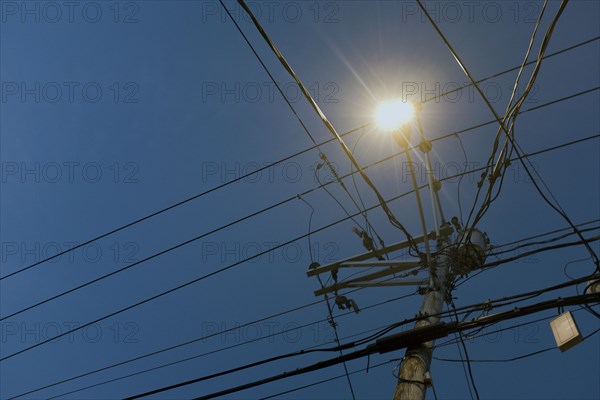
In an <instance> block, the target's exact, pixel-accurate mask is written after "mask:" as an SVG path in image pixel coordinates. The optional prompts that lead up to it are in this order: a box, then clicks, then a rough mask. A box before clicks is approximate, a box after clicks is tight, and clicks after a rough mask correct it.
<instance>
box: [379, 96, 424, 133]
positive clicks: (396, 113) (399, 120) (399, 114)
mask: <svg viewBox="0 0 600 400" xmlns="http://www.w3.org/2000/svg"><path fill="white" fill-rule="evenodd" d="M414 116H415V106H414V105H413V104H412V103H408V102H404V101H402V100H393V101H387V102H385V103H381V104H380V105H379V106H378V107H377V110H376V111H375V121H376V122H377V125H378V126H379V127H380V128H381V129H383V130H386V131H395V130H397V129H400V127H402V125H404V124H406V123H407V122H409V121H410V120H411V119H413V117H414Z"/></svg>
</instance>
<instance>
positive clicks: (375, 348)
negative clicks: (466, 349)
mask: <svg viewBox="0 0 600 400" xmlns="http://www.w3.org/2000/svg"><path fill="white" fill-rule="evenodd" d="M598 300H600V294H593V295H578V296H572V297H566V298H558V299H553V300H548V301H544V302H540V303H536V304H533V305H529V306H525V307H521V308H517V309H514V310H510V311H506V312H501V313H497V314H493V315H488V316H485V317H482V318H479V319H477V320H472V321H468V322H460V323H456V322H453V323H438V324H435V325H431V326H427V327H423V328H415V329H412V330H410V331H407V332H401V333H397V334H393V335H390V336H387V337H384V338H381V339H379V340H377V341H376V342H375V343H372V344H371V345H369V346H367V347H366V348H364V349H361V350H357V351H354V352H352V353H347V354H345V355H343V356H339V357H335V358H331V359H327V360H323V361H319V362H317V363H315V364H312V365H309V366H306V367H301V368H296V369H295V370H292V371H288V372H284V373H281V374H278V375H273V376H270V377H267V378H264V379H261V380H258V381H254V382H250V383H246V384H242V385H239V386H236V387H232V388H228V389H225V390H222V391H219V392H215V393H211V394H208V395H205V396H200V397H196V398H195V400H200V399H202V400H206V399H211V398H215V397H221V396H224V395H227V394H232V393H237V392H239V391H242V390H246V389H250V388H253V387H256V386H261V385H264V384H267V383H270V382H274V381H277V380H281V379H285V378H289V377H292V376H297V375H303V374H306V373H309V372H313V371H317V370H321V369H324V368H328V367H331V366H333V365H337V364H339V363H342V362H345V361H350V360H355V359H359V358H363V357H366V356H368V355H370V354H374V353H381V354H383V353H387V352H391V351H395V350H399V349H401V348H405V347H407V346H408V345H412V344H415V343H421V342H424V341H429V340H433V339H436V338H440V337H444V336H447V335H448V334H451V333H454V332H460V331H463V330H466V329H472V328H475V327H480V326H490V325H493V324H495V323H498V322H500V321H504V320H507V319H512V318H517V317H522V316H526V315H530V314H534V313H536V312H540V311H544V310H547V309H551V308H555V307H557V305H562V306H570V305H577V304H584V303H587V302H590V301H598ZM348 345H351V344H348ZM204 379H205V377H200V378H196V379H192V380H188V381H185V382H180V383H178V384H174V385H170V386H169V387H168V388H159V389H156V390H154V391H152V393H159V392H162V391H166V390H171V389H174V388H179V387H183V386H187V385H190V384H193V383H196V382H198V381H200V380H204ZM147 393H149V392H147ZM143 395H145V394H142V395H135V396H132V397H129V398H128V399H134V398H138V397H141V396H143Z"/></svg>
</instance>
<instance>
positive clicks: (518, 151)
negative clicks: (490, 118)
mask: <svg viewBox="0 0 600 400" xmlns="http://www.w3.org/2000/svg"><path fill="white" fill-rule="evenodd" d="M416 1H417V4H418V5H419V7H420V8H421V10H422V11H423V13H424V14H425V16H426V17H427V19H428V20H429V22H430V23H431V25H432V26H433V28H434V29H435V31H436V32H437V33H438V35H439V36H440V38H441V39H442V40H443V41H444V43H445V45H446V47H447V48H448V50H450V52H451V53H452V56H453V57H454V59H455V60H456V62H457V63H458V65H459V66H460V68H461V69H462V70H463V72H464V73H465V75H466V76H467V77H468V78H469V80H470V81H471V83H472V84H473V86H474V87H475V89H476V90H477V92H478V93H479V95H480V96H481V98H482V99H483V101H484V102H485V104H486V106H487V107H488V108H489V110H490V111H491V112H492V114H493V115H494V118H495V119H496V121H498V123H499V124H500V128H501V129H502V130H503V131H504V133H505V134H506V139H507V140H508V141H510V143H511V145H512V151H514V152H515V153H516V154H517V158H518V160H519V162H520V163H521V165H523V168H524V169H525V172H526V173H527V175H528V176H529V178H530V179H531V181H532V182H533V185H534V187H535V188H536V190H537V191H538V193H539V194H540V196H541V197H542V199H543V200H544V201H545V202H546V203H547V204H548V205H549V206H550V207H551V208H552V209H554V210H555V211H556V212H557V213H558V214H559V215H561V216H562V217H563V219H564V220H565V221H567V223H568V224H569V225H571V227H572V228H573V230H574V231H575V232H576V233H577V235H578V236H579V238H580V239H581V241H582V243H583V244H584V246H585V247H586V249H587V250H588V252H589V253H590V255H591V256H592V258H593V259H594V263H595V264H596V269H597V270H598V269H599V268H600V261H599V260H598V256H597V255H596V252H595V251H594V250H593V249H592V248H591V247H590V245H589V244H588V243H587V242H586V241H585V240H584V238H583V236H582V235H581V233H580V232H579V231H578V230H577V228H576V227H575V226H574V225H573V222H572V221H571V219H570V218H569V217H568V215H567V214H566V213H565V212H564V210H562V207H560V204H558V203H557V204H558V207H557V206H555V205H554V204H553V203H552V202H550V200H548V198H547V197H546V196H545V194H544V193H543V192H542V190H541V189H540V187H539V185H538V184H537V182H536V181H535V179H534V178H533V175H532V173H531V171H530V170H529V167H528V166H527V163H526V162H525V160H524V159H527V155H524V156H523V155H522V154H521V153H522V152H523V151H522V149H520V147H519V145H518V144H517V142H516V140H515V139H514V138H513V137H512V135H511V134H510V131H509V130H507V128H506V126H505V124H504V122H503V121H501V120H500V117H499V116H498V114H497V113H496V110H495V109H494V107H493V106H492V104H491V103H490V101H489V100H488V99H487V97H486V96H485V94H484V93H483V92H482V90H481V88H480V87H479V85H477V83H476V82H475V79H474V78H473V76H472V75H471V73H470V72H469V70H468V69H467V68H466V66H465V64H464V63H463V62H462V61H461V59H460V57H459V56H458V54H457V53H456V51H455V50H454V48H453V47H452V45H451V44H450V42H449V41H448V39H447V38H446V36H445V35H444V34H443V33H442V31H441V30H440V28H439V27H438V25H437V24H436V22H435V21H434V20H433V18H432V17H431V15H430V14H429V12H428V11H427V9H426V8H425V6H424V5H423V3H422V1H421V0H416ZM567 4H568V0H562V1H561V3H560V6H559V9H558V12H557V14H556V16H555V17H554V19H553V20H552V22H551V24H550V27H549V28H548V31H547V33H546V36H545V37H544V40H543V43H542V45H541V47H540V56H539V57H538V62H537V63H536V69H535V70H534V73H533V74H532V76H531V79H530V81H529V83H528V87H527V88H526V91H525V92H524V94H523V96H521V99H522V100H524V99H525V96H526V93H528V92H529V90H531V87H532V84H533V81H534V80H535V77H536V75H537V71H538V70H539V67H540V65H541V58H540V57H541V56H543V52H544V51H545V48H546V46H547V45H548V42H549V40H550V36H551V34H552V31H553V30H554V27H555V25H556V23H557V22H558V19H559V18H560V16H561V15H562V12H563V11H564V8H565V7H566V5H567ZM521 104H522V102H521ZM515 110H518V108H515ZM534 172H535V174H536V175H537V176H538V177H539V178H540V180H542V179H541V175H540V173H539V172H537V171H535V170H534ZM544 186H545V187H546V188H547V190H548V187H547V185H545V184H544ZM550 193H551V192H550ZM551 196H552V197H554V196H553V195H552V193H551ZM555 201H556V199H555ZM469 232H471V231H470V230H469Z"/></svg>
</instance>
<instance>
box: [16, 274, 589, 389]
mask: <svg viewBox="0 0 600 400" xmlns="http://www.w3.org/2000/svg"><path fill="white" fill-rule="evenodd" d="M588 278H589V277H584V278H579V279H576V280H573V281H571V282H565V283H562V284H558V285H554V286H550V287H546V288H543V289H538V290H535V291H531V292H527V293H522V294H518V295H512V296H507V297H503V298H501V299H495V300H488V301H486V302H485V303H479V306H480V307H483V308H485V309H488V308H489V307H490V306H492V305H493V304H495V303H499V302H504V303H501V304H499V305H497V306H494V307H505V306H507V305H511V304H514V303H515V301H512V300H514V299H520V300H516V302H519V301H523V300H528V299H531V298H533V297H536V296H538V295H540V294H542V293H547V292H550V291H554V290H559V289H562V288H566V287H568V286H572V285H577V284H579V283H581V282H585V281H586V280H587V279H588ZM362 289H363V288H358V289H354V290H352V291H351V292H355V291H359V290H362ZM415 294H416V293H411V294H409V295H405V296H400V297H398V298H394V299H390V300H386V301H383V302H380V303H376V304H373V305H371V306H367V307H363V310H368V309H371V308H376V307H379V306H381V305H383V304H387V303H389V302H391V301H396V300H402V299H404V298H406V297H410V296H413V295H415ZM523 298H524V299H523ZM507 301H509V302H507ZM321 302H322V300H321V301H318V302H315V303H311V304H310V305H312V304H317V303H321ZM469 307H473V306H465V307H461V308H458V309H455V310H453V312H454V313H455V314H456V313H457V312H458V311H460V314H466V315H469V314H471V313H472V311H469ZM301 308H304V307H298V308H297V309H301ZM465 310H466V311H465ZM284 313H287V312H284ZM281 314H282V313H280V314H276V315H281ZM349 314H353V312H351V311H349V312H347V313H345V314H341V316H346V315H349ZM445 314H450V311H442V312H440V313H439V314H437V315H435V316H439V317H442V316H443V315H445ZM269 318H271V317H266V318H262V319H260V320H258V321H253V322H250V323H246V324H243V325H241V326H238V327H236V328H230V329H227V330H225V331H221V332H217V333H214V334H211V335H208V336H203V337H201V338H198V339H194V340H192V341H188V342H185V343H182V344H180V345H177V346H171V347H169V348H166V349H163V350H159V351H156V352H153V353H149V354H147V355H145V356H141V357H137V358H134V359H130V360H127V361H125V362H121V363H117V364H114V365H112V366H109V367H105V368H102V369H99V370H96V371H92V372H89V373H86V374H83V375H80V376H76V377H73V378H70V379H67V380H63V381H60V382H56V383H54V384H51V385H46V386H44V387H41V388H38V389H35V390H32V391H29V392H26V393H22V394H19V395H17V396H13V397H11V398H10V399H8V400H11V399H15V398H18V397H21V396H24V395H27V394H30V393H33V392H36V391H39V390H42V389H46V388H48V387H52V386H56V385H58V384H61V383H65V382H68V381H70V380H74V379H77V378H79V377H82V376H87V375H91V374H93V373H95V372H99V371H103V370H106V369H109V368H112V367H114V366H119V365H123V364H126V363H128V362H132V361H136V360H139V359H141V358H145V357H148V356H151V355H155V354H158V353H161V352H164V351H168V350H171V349H173V348H177V347H181V346H184V345H187V344H190V343H193V342H196V341H199V340H203V339H206V338H209V337H212V336H216V335H219V334H223V333H225V332H228V331H232V330H235V329H239V328H241V327H244V326H248V325H249V324H252V323H256V322H260V321H264V320H266V319H269ZM422 318H424V317H418V316H417V317H414V318H410V319H405V320H404V321H402V322H400V323H395V324H392V325H389V326H386V327H385V328H383V329H379V330H377V332H376V333H375V334H372V335H370V336H368V337H365V338H363V339H361V340H358V341H355V343H356V344H357V345H362V344H365V343H367V342H369V341H371V340H372V339H375V338H378V337H380V336H382V335H383V334H385V333H388V332H390V331H391V330H393V329H396V328H398V327H400V326H402V325H406V324H408V323H412V322H416V321H418V320H420V319H422ZM326 321H327V319H322V320H319V321H315V322H312V323H308V324H305V325H303V326H300V327H298V328H304V327H307V326H310V325H314V324H318V323H321V322H326ZM371 331H372V330H371ZM284 332H285V331H283V332H279V333H277V334H270V335H267V336H265V337H263V338H269V337H273V336H276V335H279V334H283V333H284ZM367 332H368V331H367ZM367 332H364V333H367ZM353 336H355V335H352V336H349V337H348V338H350V337H353ZM260 339H261V338H257V339H254V340H251V341H247V342H242V343H239V344H236V345H233V346H228V347H226V348H221V349H217V350H214V351H210V352H207V353H203V354H201V355H199V356H194V357H190V358H187V359H184V360H179V361H176V362H172V363H169V364H165V365H164V366H169V365H172V364H177V363H179V362H183V361H187V360H189V359H195V358H198V357H201V356H204V355H209V354H214V353H216V352H219V351H222V350H226V349H229V348H233V347H237V346H240V345H244V344H248V343H252V342H254V341H257V340H260ZM440 346H443V344H442V345H436V347H440ZM314 347H317V346H313V347H312V348H314ZM309 349H310V348H309ZM162 367H163V366H159V367H154V368H151V369H148V370H144V371H141V372H138V373H133V374H130V375H126V376H124V377H119V378H114V379H111V380H108V381H105V382H102V383H100V384H95V385H91V386H87V387H84V388H80V389H77V390H74V391H70V392H67V393H63V394H60V395H58V396H55V397H52V398H56V397H62V396H64V395H68V394H72V393H76V392H79V391H81V390H84V389H88V388H90V387H95V386H99V385H101V384H105V383H110V382H114V381H116V380H120V379H123V378H127V377H129V376H134V375H138V374H139V373H144V372H148V371H153V370H156V369H159V368H162Z"/></svg>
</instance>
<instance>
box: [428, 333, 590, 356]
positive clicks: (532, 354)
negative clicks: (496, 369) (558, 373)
mask: <svg viewBox="0 0 600 400" xmlns="http://www.w3.org/2000/svg"><path fill="white" fill-rule="evenodd" d="M598 332H600V328H598V329H596V330H595V331H593V332H591V333H589V334H587V335H586V336H584V337H583V339H584V340H586V339H588V338H590V337H592V336H594V335H595V334H597V333H598ZM556 349H557V347H556V346H550V347H547V348H545V349H541V350H537V351H533V352H531V353H527V354H523V355H520V356H515V357H511V358H501V359H487V360H471V362H476V363H503V362H512V361H518V360H522V359H524V358H529V357H533V356H536V355H538V354H542V353H546V352H548V351H552V350H556ZM433 358H434V359H436V360H438V361H446V362H460V361H461V360H456V359H449V358H438V357H433Z"/></svg>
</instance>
